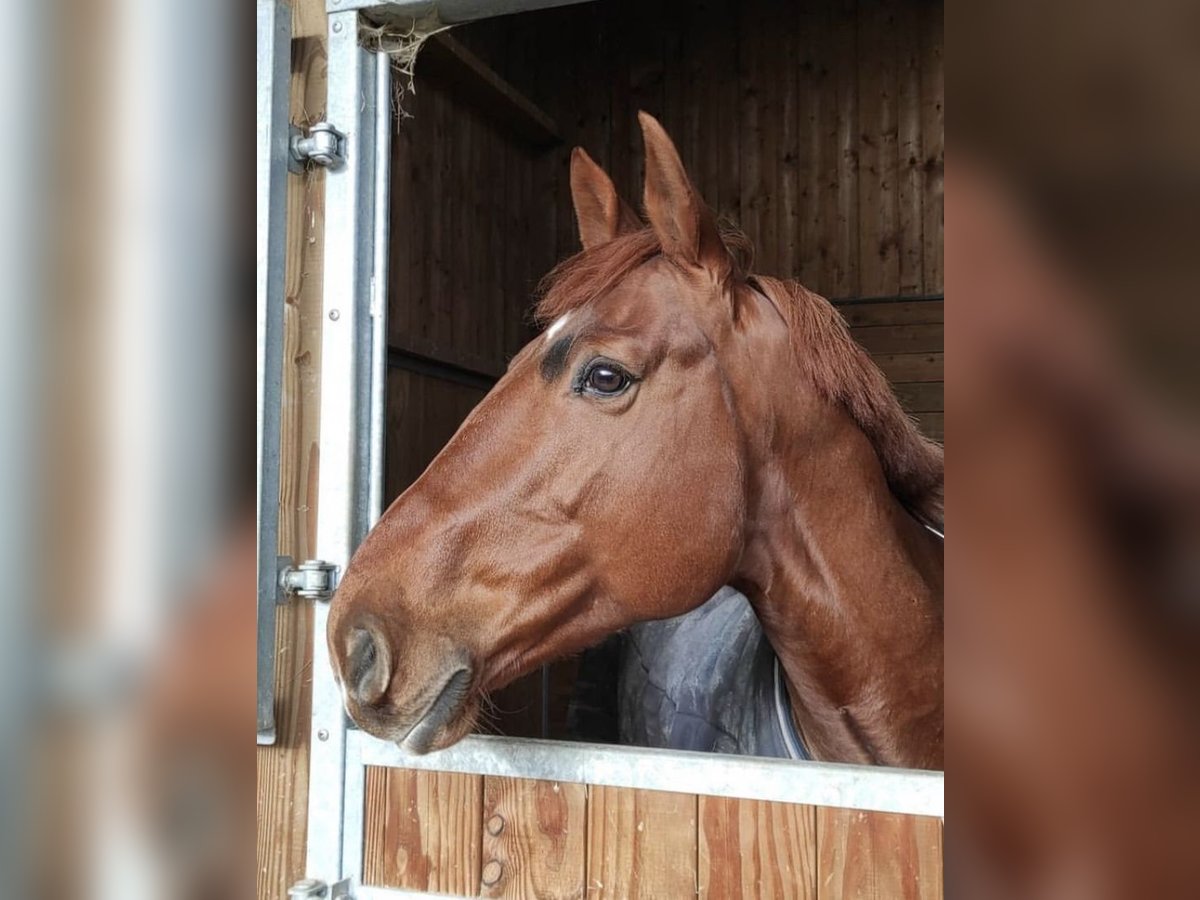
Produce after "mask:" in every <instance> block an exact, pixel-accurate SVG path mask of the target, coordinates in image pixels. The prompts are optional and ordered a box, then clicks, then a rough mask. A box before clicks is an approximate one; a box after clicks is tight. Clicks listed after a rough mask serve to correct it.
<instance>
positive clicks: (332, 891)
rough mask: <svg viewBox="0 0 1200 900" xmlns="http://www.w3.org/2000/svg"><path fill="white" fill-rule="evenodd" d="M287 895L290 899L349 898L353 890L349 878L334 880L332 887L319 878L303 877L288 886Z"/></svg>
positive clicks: (342, 899)
mask: <svg viewBox="0 0 1200 900" xmlns="http://www.w3.org/2000/svg"><path fill="white" fill-rule="evenodd" d="M288 897H289V898H291V900H350V898H353V897H354V892H353V891H352V890H351V889H350V879H349V878H343V879H342V880H341V881H335V882H334V883H333V886H332V887H330V885H328V884H326V883H325V882H324V881H321V879H319V878H305V879H304V880H303V881H297V882H296V883H295V884H293V885H292V886H291V887H290V888H288Z"/></svg>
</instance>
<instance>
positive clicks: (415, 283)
mask: <svg viewBox="0 0 1200 900" xmlns="http://www.w3.org/2000/svg"><path fill="white" fill-rule="evenodd" d="M420 65H421V64H420V62H418V63H417V71H418V75H417V80H416V93H415V94H412V93H409V94H407V95H405V98H404V106H405V109H406V110H408V112H409V113H410V114H411V117H410V118H405V119H404V120H403V121H402V122H401V123H400V128H401V130H402V131H404V132H405V134H406V138H405V142H406V145H407V147H408V156H409V171H408V172H407V173H402V172H401V171H399V170H398V169H396V168H395V167H393V169H392V182H393V184H394V183H395V182H396V181H397V180H398V179H401V178H405V177H406V180H407V183H408V186H409V190H408V192H407V193H405V194H402V195H401V196H400V197H396V193H395V191H394V190H393V193H392V196H393V203H395V202H396V201H397V200H399V207H400V209H399V213H398V216H399V218H400V225H399V227H398V228H393V229H392V233H391V234H392V240H393V241H395V240H404V241H407V243H408V245H409V250H408V254H409V271H408V272H407V273H404V274H406V275H407V277H408V291H407V292H406V293H405V294H402V295H398V294H395V293H394V294H393V296H392V298H391V301H390V302H391V305H390V306H389V309H388V314H389V316H391V317H394V320H395V321H396V322H397V323H398V324H399V325H400V326H401V327H398V328H395V329H393V328H391V327H390V321H391V320H389V328H388V333H389V334H390V335H391V336H392V338H391V339H392V340H399V339H402V338H404V337H408V336H416V337H419V338H422V339H424V340H428V339H429V330H428V322H429V287H428V283H429V278H428V272H429V266H430V254H429V203H430V199H429V178H430V165H431V161H432V148H431V147H430V140H429V112H430V96H429V95H430V93H431V92H430V91H428V90H426V89H425V86H424V82H423V81H422V80H421V77H420V74H419V73H420ZM395 162H396V158H395V157H393V166H394V165H395ZM392 253H393V257H392V259H393V261H395V259H396V257H395V253H396V250H395V248H394V247H393V250H392ZM389 277H393V278H395V277H397V276H396V275H393V274H389ZM400 305H402V306H403V311H400V312H397V310H396V306H400Z"/></svg>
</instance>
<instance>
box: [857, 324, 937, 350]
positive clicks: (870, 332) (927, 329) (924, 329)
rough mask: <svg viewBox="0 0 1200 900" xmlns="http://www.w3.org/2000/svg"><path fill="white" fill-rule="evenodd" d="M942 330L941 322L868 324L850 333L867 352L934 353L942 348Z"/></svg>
mask: <svg viewBox="0 0 1200 900" xmlns="http://www.w3.org/2000/svg"><path fill="white" fill-rule="evenodd" d="M943 331H944V326H943V325H941V324H929V325H900V326H893V325H868V326H865V327H862V328H851V329H850V334H851V336H852V337H853V338H854V339H855V340H856V341H858V342H859V343H860V344H861V345H862V346H863V347H865V348H866V349H867V351H868V352H869V353H934V352H940V351H941V349H942V344H943V343H944V338H943Z"/></svg>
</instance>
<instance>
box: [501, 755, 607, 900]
mask: <svg viewBox="0 0 1200 900" xmlns="http://www.w3.org/2000/svg"><path fill="white" fill-rule="evenodd" d="M586 837H587V787H586V786H585V785H582V784H566V783H560V782H550V781H529V780H523V779H516V778H485V779H484V789H483V856H482V870H481V871H482V882H483V886H482V895H483V896H485V897H508V898H514V900H523V898H527V897H537V898H539V900H543V898H544V900H560V898H561V900H577V898H582V897H584V896H585V892H584V874H585V865H586V850H587V842H586Z"/></svg>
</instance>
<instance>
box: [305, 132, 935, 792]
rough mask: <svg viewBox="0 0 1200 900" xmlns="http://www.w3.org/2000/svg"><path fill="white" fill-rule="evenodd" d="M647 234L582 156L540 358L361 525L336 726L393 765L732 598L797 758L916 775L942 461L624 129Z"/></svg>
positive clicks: (925, 722)
mask: <svg viewBox="0 0 1200 900" xmlns="http://www.w3.org/2000/svg"><path fill="white" fill-rule="evenodd" d="M638 119H639V122H640V125H641V129H642V134H643V139H644V145H645V154H646V159H645V162H646V165H645V183H644V193H643V206H644V210H645V216H646V220H647V222H648V223H647V222H643V220H642V219H641V218H640V217H639V216H638V215H637V214H636V213H635V212H634V211H633V210H632V209H631V208H630V206H629V205H628V204H627V203H625V202H624V201H623V200H622V199H621V198H620V197H619V196H618V194H617V191H616V189H615V187H614V185H613V183H612V181H611V180H610V179H609V177H608V176H607V175H606V174H605V173H604V171H603V170H602V169H601V168H600V167H599V166H598V165H597V164H596V163H595V162H594V161H592V159H591V158H590V157H589V156H588V155H587V153H586V152H585V151H584V150H583V149H582V148H578V147H577V148H575V150H574V151H573V152H572V155H571V167H570V184H571V194H572V200H573V203H574V207H575V214H576V220H577V224H578V228H579V234H580V238H581V243H582V245H583V249H582V251H581V252H580V253H578V254H576V255H575V256H573V257H571V258H569V259H568V260H566V261H564V262H562V263H560V264H559V265H558V266H557V267H555V268H554V269H553V270H552V271H551V272H550V273H549V275H548V276H547V277H546V278H545V279H544V280H543V284H542V285H541V288H540V290H541V296H540V298H539V299H538V302H537V306H536V310H535V315H536V318H537V320H538V321H539V322H541V323H543V324H546V325H547V327H546V328H545V330H544V331H543V332H542V333H541V334H540V335H538V336H537V337H536V338H535V339H533V340H532V341H531V342H530V343H529V344H527V345H526V346H525V347H524V348H523V349H522V350H521V351H520V352H519V353H518V354H517V355H516V356H515V357H513V359H512V360H511V362H510V364H509V366H508V369H507V372H506V373H505V374H504V376H503V377H502V378H501V379H500V380H499V381H498V382H497V384H496V385H495V386H494V388H493V389H492V390H491V392H490V393H488V395H487V396H486V397H484V399H483V400H482V401H481V402H480V403H479V405H478V406H477V407H475V409H474V410H473V411H472V412H471V414H470V415H469V416H468V417H467V418H466V419H465V420H464V421H463V423H462V425H461V427H460V428H459V429H458V431H457V432H456V434H455V435H454V436H453V438H452V439H451V440H450V442H449V443H448V444H447V445H446V446H445V447H444V448H443V449H442V451H441V452H440V453H439V454H438V455H437V457H436V458H435V459H434V460H433V461H432V462H431V463H430V465H429V467H428V469H426V471H425V472H424V474H422V475H421V477H420V478H419V479H418V480H417V481H416V482H414V483H413V484H412V486H410V487H409V488H408V489H407V490H406V491H405V492H404V493H403V494H402V495H401V496H400V497H399V498H397V499H396V500H395V502H394V503H392V505H391V506H390V507H389V508H388V509H387V511H386V512H385V514H384V515H383V517H382V518H381V519H380V520H379V522H378V523H377V524H376V526H375V527H374V529H373V530H372V531H371V532H370V533H369V534H368V536H367V537H366V539H365V540H364V541H363V543H362V544H361V546H360V547H359V548H358V550H357V552H356V553H355V554H354V556H353V559H352V560H351V562H350V563H349V565H348V566H347V568H346V571H345V573H344V575H343V577H342V579H341V582H340V585H339V587H338V589H337V592H336V596H335V598H334V600H333V602H332V607H331V609H330V614H329V619H328V632H327V639H328V642H329V649H330V657H331V659H332V661H333V666H334V669H335V676H336V678H337V679H338V682H339V684H340V685H341V689H342V691H343V695H344V699H345V705H346V710H347V712H348V714H349V715H350V716H351V718H352V719H353V720H354V721H355V722H356V723H357V724H358V725H359V726H360V727H361V728H362V729H363V730H364V731H366V732H368V733H370V734H372V735H375V736H377V737H379V738H383V739H386V740H389V741H393V742H396V743H397V744H399V745H400V746H401V747H402V748H404V749H406V750H409V751H411V752H414V753H425V752H429V751H431V750H436V749H440V748H444V747H447V746H450V745H451V744H453V743H455V742H456V741H458V740H460V739H461V738H462V737H463V736H465V735H466V734H468V733H469V732H471V731H472V730H473V728H474V727H475V724H476V721H477V719H478V717H479V714H480V710H481V705H482V704H483V702H484V699H485V697H486V696H487V694H488V693H489V692H490V691H494V690H496V689H499V688H500V687H503V686H504V685H506V684H507V683H509V682H511V681H512V680H514V679H515V678H517V677H519V676H520V675H522V674H524V673H526V672H529V671H531V670H533V669H534V668H536V667H538V666H540V665H542V664H544V663H547V662H550V661H552V660H555V659H557V658H560V657H563V656H566V655H569V654H572V653H576V652H579V651H581V650H583V649H584V648H587V647H589V646H593V645H595V644H596V643H598V642H599V641H601V640H602V639H603V638H605V637H606V636H608V635H612V634H614V633H617V632H621V631H622V630H625V629H628V628H630V626H632V625H634V624H635V623H640V622H648V621H651V620H662V619H667V618H670V617H674V616H679V615H682V614H684V613H687V612H689V611H690V610H694V609H696V608H698V607H699V606H700V605H701V604H703V603H704V602H705V601H706V600H708V599H709V598H710V597H712V596H713V595H714V593H716V592H717V591H718V589H720V588H722V586H725V585H729V586H732V587H733V588H736V590H737V591H738V592H740V593H741V594H742V595H744V597H745V598H747V600H748V602H749V604H750V606H751V607H752V608H753V612H754V614H755V616H756V618H757V620H758V621H759V622H760V623H761V628H762V631H763V633H764V634H765V636H766V638H767V640H768V641H769V643H770V647H771V649H772V650H773V651H774V653H775V655H776V656H777V658H778V660H779V669H780V675H781V680H782V682H783V689H784V690H785V691H786V695H787V697H788V699H789V701H790V709H791V712H790V715H791V717H792V719H793V722H792V724H794V726H795V729H796V732H797V733H798V734H799V735H800V736H801V738H802V740H803V742H804V745H805V747H806V749H807V751H808V753H807V755H808V756H810V757H811V758H814V759H819V760H825V761H839V762H852V763H863V764H878V765H890V766H904V767H909V768H926V769H940V768H942V765H943V746H944V725H943V698H942V691H943V607H942V590H943V575H942V566H943V550H942V545H941V541H940V540H939V539H938V537H937V536H935V535H934V534H933V533H931V531H930V530H929V529H928V528H927V527H926V525H931V526H933V527H935V528H940V527H941V523H942V520H943V492H944V491H943V486H944V463H943V450H942V447H941V446H940V445H938V444H937V443H935V442H933V441H931V440H929V439H927V438H925V437H924V436H923V435H922V434H921V433H920V432H919V430H918V429H917V427H916V425H915V424H914V422H913V420H912V419H911V418H910V417H909V416H908V415H907V414H906V413H905V412H904V410H903V409H902V408H901V406H900V404H899V403H898V402H897V400H896V398H895V396H894V394H893V393H892V391H891V389H890V387H889V386H888V383H887V381H886V379H885V378H884V376H883V374H882V373H881V372H880V370H879V369H878V368H877V367H876V366H875V365H874V363H873V362H872V361H871V359H870V358H869V357H868V356H867V355H866V353H865V352H864V351H863V350H862V349H861V348H860V347H859V346H858V345H857V344H856V343H855V342H854V341H853V339H852V338H851V337H850V334H849V332H848V330H847V328H846V325H845V322H844V321H843V320H842V318H841V316H840V315H839V314H838V312H837V311H836V310H835V309H834V307H833V306H832V305H831V304H830V303H829V302H828V301H827V300H825V299H824V298H822V297H820V296H818V295H817V294H815V293H813V292H811V291H809V290H807V289H805V288H804V287H803V286H801V285H800V284H799V283H797V282H794V281H784V280H781V279H777V278H772V277H768V276H764V275H756V274H753V273H751V272H750V271H749V246H748V242H747V241H746V240H745V239H744V238H743V237H741V236H740V235H739V234H737V233H735V232H733V231H731V230H730V229H727V228H723V227H718V224H717V222H716V218H715V216H714V214H713V212H712V211H711V209H710V208H709V207H708V206H707V205H706V204H705V203H704V201H703V199H702V198H701V197H700V195H699V193H698V191H697V190H696V188H695V187H694V186H693V184H692V182H691V180H690V179H689V177H688V175H687V172H686V171H685V169H684V166H683V163H682V161H681V159H680V157H679V154H678V152H677V150H676V148H675V146H674V144H673V143H672V141H671V139H670V137H668V135H667V133H666V131H665V130H664V129H663V128H662V126H661V125H660V124H659V123H658V122H657V121H656V120H655V119H654V118H653V117H652V116H650V115H648V114H647V113H644V112H641V113H639V114H638Z"/></svg>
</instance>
